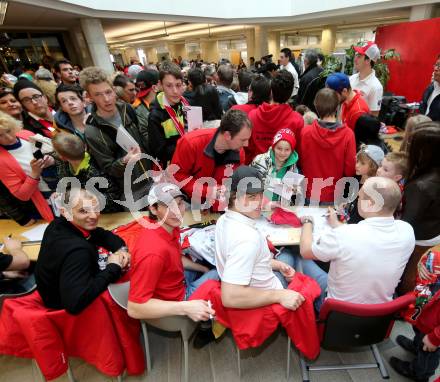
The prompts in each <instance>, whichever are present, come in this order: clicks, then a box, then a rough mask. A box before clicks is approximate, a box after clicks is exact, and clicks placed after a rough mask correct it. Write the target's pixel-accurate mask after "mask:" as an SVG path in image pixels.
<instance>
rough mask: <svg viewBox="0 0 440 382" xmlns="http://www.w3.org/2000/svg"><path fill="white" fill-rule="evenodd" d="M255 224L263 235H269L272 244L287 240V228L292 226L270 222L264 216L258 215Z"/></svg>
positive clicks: (286, 241)
mask: <svg viewBox="0 0 440 382" xmlns="http://www.w3.org/2000/svg"><path fill="white" fill-rule="evenodd" d="M255 226H256V228H257V229H258V231H260V232H261V233H262V234H263V235H264V236H265V237H267V236H269V240H270V241H271V242H272V243H273V244H274V245H277V244H278V243H288V242H289V229H290V228H292V227H290V226H286V225H275V224H272V223H271V222H269V221H268V220H267V219H266V218H264V217H260V218H259V219H258V220H257V221H256V224H255Z"/></svg>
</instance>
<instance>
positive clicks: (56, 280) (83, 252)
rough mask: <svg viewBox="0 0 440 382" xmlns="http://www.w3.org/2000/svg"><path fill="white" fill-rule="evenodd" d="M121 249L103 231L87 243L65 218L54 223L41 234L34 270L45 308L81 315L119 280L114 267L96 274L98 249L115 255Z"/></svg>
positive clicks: (98, 230) (119, 241)
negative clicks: (41, 239) (110, 285)
mask: <svg viewBox="0 0 440 382" xmlns="http://www.w3.org/2000/svg"><path fill="white" fill-rule="evenodd" d="M124 245H125V243H124V241H123V240H122V239H121V238H120V237H119V236H116V235H115V234H113V233H112V232H110V231H106V230H104V229H103V228H96V229H95V230H94V231H92V232H91V234H90V236H89V238H87V239H86V238H85V237H84V235H83V234H82V232H81V231H80V230H79V229H77V228H76V227H75V226H74V225H72V224H71V223H69V222H68V221H67V220H66V219H65V218H63V217H60V218H56V219H55V220H53V221H52V222H51V223H50V224H49V226H48V227H47V228H46V231H45V232H44V236H43V241H42V242H41V249H40V253H39V255H38V260H37V265H36V269H35V279H36V282H37V289H38V292H39V293H40V295H41V298H42V299H43V301H44V304H45V305H46V307H48V308H52V309H66V310H67V311H68V312H69V313H72V314H78V313H80V312H81V311H82V310H83V309H85V308H86V307H87V306H88V305H90V304H91V303H92V302H93V301H94V300H95V299H96V298H97V297H98V296H99V295H100V294H101V293H102V292H104V291H105V290H106V289H107V286H108V285H109V284H110V283H113V282H115V281H116V280H117V279H118V278H119V277H120V276H121V267H120V266H119V265H117V264H108V265H107V267H106V269H105V270H103V271H100V270H99V266H98V247H103V248H105V249H107V250H108V251H111V252H115V251H117V250H118V249H120V248H121V247H123V246H124Z"/></svg>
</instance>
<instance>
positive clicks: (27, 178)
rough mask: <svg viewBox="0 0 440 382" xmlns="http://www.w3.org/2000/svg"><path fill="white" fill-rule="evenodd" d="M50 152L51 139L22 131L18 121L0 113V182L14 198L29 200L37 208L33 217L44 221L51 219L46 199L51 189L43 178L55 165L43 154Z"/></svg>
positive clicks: (50, 158) (51, 215)
mask: <svg viewBox="0 0 440 382" xmlns="http://www.w3.org/2000/svg"><path fill="white" fill-rule="evenodd" d="M36 142H40V143H41V145H40V144H36ZM43 142H44V145H43ZM39 146H40V148H38V147H39ZM50 151H51V144H50V140H48V142H46V141H45V138H44V137H42V136H38V135H35V134H34V133H32V132H30V131H27V130H22V123H21V121H18V120H16V119H14V118H13V117H11V116H10V115H8V114H6V113H3V112H0V168H1V172H0V181H1V182H2V183H3V185H4V186H5V187H6V188H7V189H8V190H9V192H10V193H11V194H12V195H13V196H14V197H15V198H17V199H19V200H21V201H31V202H32V203H33V204H34V206H35V208H36V210H37V211H38V215H39V216H36V217H37V218H43V219H44V220H46V221H51V220H53V214H52V210H51V208H50V206H49V204H48V202H47V201H46V199H47V198H49V196H50V194H51V193H52V190H51V189H50V187H49V185H48V183H47V182H46V181H45V180H44V179H43V177H42V173H43V171H45V169H47V168H48V167H50V166H52V165H53V164H54V159H53V158H52V157H51V156H49V155H44V154H43V152H50Z"/></svg>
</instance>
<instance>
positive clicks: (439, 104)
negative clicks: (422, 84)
mask: <svg viewBox="0 0 440 382" xmlns="http://www.w3.org/2000/svg"><path fill="white" fill-rule="evenodd" d="M433 91H434V83H431V84H430V85H429V86H428V87H427V88H426V90H425V91H424V92H423V99H422V102H421V103H420V107H419V111H420V113H421V114H425V113H426V109H427V108H428V100H429V97H430V96H431V94H432V92H433ZM428 117H429V118H431V119H432V120H433V121H440V94H439V95H437V97H435V98H434V99H433V100H432V103H431V106H430V108H429V113H428Z"/></svg>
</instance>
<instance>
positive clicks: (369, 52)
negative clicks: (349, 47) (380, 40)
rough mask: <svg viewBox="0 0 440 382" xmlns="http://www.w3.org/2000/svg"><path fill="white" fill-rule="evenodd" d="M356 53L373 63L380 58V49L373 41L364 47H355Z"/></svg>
mask: <svg viewBox="0 0 440 382" xmlns="http://www.w3.org/2000/svg"><path fill="white" fill-rule="evenodd" d="M353 49H354V50H355V52H357V53H359V54H362V55H364V56H367V57H368V58H369V59H370V60H372V61H373V62H376V61H377V60H378V59H379V58H380V50H379V47H378V46H377V45H376V44H375V43H374V42H373V41H367V42H366V43H365V44H364V45H362V46H354V47H353Z"/></svg>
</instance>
